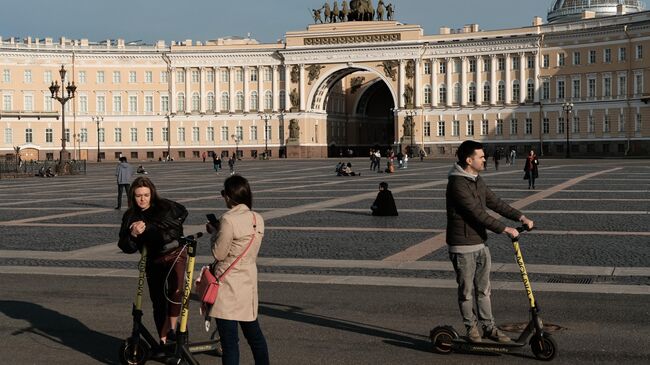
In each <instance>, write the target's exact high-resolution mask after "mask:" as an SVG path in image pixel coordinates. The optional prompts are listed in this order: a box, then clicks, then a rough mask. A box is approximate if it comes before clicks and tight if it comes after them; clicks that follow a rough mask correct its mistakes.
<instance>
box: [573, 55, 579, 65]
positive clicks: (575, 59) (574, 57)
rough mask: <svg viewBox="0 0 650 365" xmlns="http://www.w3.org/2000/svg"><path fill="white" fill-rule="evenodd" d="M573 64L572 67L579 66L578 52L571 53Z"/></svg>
mask: <svg viewBox="0 0 650 365" xmlns="http://www.w3.org/2000/svg"><path fill="white" fill-rule="evenodd" d="M573 64H574V65H579V64H580V52H573Z"/></svg>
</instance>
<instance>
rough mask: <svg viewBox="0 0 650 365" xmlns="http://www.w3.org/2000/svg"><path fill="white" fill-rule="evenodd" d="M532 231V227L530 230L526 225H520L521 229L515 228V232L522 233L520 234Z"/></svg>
mask: <svg viewBox="0 0 650 365" xmlns="http://www.w3.org/2000/svg"><path fill="white" fill-rule="evenodd" d="M533 229H535V228H534V227H533V228H530V227H528V225H526V224H524V225H522V226H521V227H517V232H519V233H522V232H530V231H532V230H533Z"/></svg>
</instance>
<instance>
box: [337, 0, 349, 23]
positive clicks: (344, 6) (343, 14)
mask: <svg viewBox="0 0 650 365" xmlns="http://www.w3.org/2000/svg"><path fill="white" fill-rule="evenodd" d="M348 14H350V8H348V2H347V0H343V3H341V11H340V12H339V21H340V22H345V21H348Z"/></svg>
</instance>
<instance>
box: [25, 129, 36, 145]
mask: <svg viewBox="0 0 650 365" xmlns="http://www.w3.org/2000/svg"><path fill="white" fill-rule="evenodd" d="M33 141H34V138H33V132H32V129H31V128H26V129H25V143H32V142H33Z"/></svg>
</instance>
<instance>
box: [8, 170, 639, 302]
mask: <svg viewBox="0 0 650 365" xmlns="http://www.w3.org/2000/svg"><path fill="white" fill-rule="evenodd" d="M336 162H337V161H335V160H314V161H304V160H298V161H296V160H271V161H246V160H243V161H240V162H238V164H237V171H238V172H239V173H241V174H242V175H243V176H245V177H247V178H248V179H249V180H250V182H251V186H252V188H253V191H254V208H255V209H256V210H257V211H259V212H260V213H261V214H262V215H263V216H264V217H265V220H266V226H267V232H266V236H265V238H264V242H263V245H262V249H261V251H260V260H259V264H260V272H261V273H262V274H261V275H260V278H261V280H267V281H289V282H310V280H325V279H327V280H331V281H332V282H335V283H344V282H348V283H356V282H359V283H371V285H382V283H384V284H385V283H387V281H382V280H381V279H382V278H384V279H386V280H388V279H390V280H392V281H390V283H396V284H397V285H402V284H403V285H411V286H421V285H426V286H434V287H435V286H440V285H442V286H449V285H452V286H453V285H454V284H455V283H454V281H453V273H452V271H451V266H450V265H449V263H448V257H447V252H446V248H445V246H444V240H441V237H444V229H445V225H446V220H445V219H446V218H445V196H444V194H445V191H444V190H445V186H446V176H447V172H448V170H449V168H450V166H451V161H441V160H436V161H431V160H427V161H424V162H420V161H411V163H410V164H409V167H408V169H400V170H398V171H397V172H396V173H395V174H384V173H381V174H378V173H375V172H371V171H370V170H369V169H368V165H369V163H368V161H366V159H354V160H352V163H353V165H354V168H355V170H356V171H358V172H361V176H356V177H337V176H336V175H335V174H334V172H333V171H334V164H335V163H336ZM522 164H523V161H521V160H519V161H518V162H517V164H516V165H515V166H506V165H505V163H502V164H501V166H500V167H501V168H500V169H499V170H498V171H495V170H494V169H493V168H492V166H491V165H490V166H489V168H488V170H487V171H485V172H484V173H483V176H484V178H485V179H486V180H487V182H488V184H489V185H490V186H491V187H492V188H493V190H494V191H495V192H496V193H497V194H498V195H499V196H500V197H502V198H503V199H504V200H506V201H507V202H508V203H509V204H513V205H514V206H516V207H517V208H519V209H520V210H522V211H523V212H525V214H526V215H527V216H528V217H530V218H532V219H533V220H534V221H535V223H536V225H537V227H538V230H536V231H533V232H531V233H528V234H525V235H524V237H523V238H522V239H521V244H522V249H523V253H524V258H525V260H526V263H527V265H528V266H529V271H530V273H531V279H532V281H533V283H539V284H540V285H538V288H540V289H539V290H550V291H587V292H589V291H590V290H591V291H594V292H605V293H608V292H612V293H629V294H650V286H649V284H650V267H649V266H650V265H649V263H650V232H649V231H650V215H649V210H650V167H649V166H648V161H647V160H568V161H567V160H544V159H542V160H541V165H540V179H539V180H538V181H537V184H536V189H535V190H529V189H527V182H526V181H524V180H522V176H523V171H522V167H523V165H522ZM144 166H145V168H146V169H147V171H148V172H149V175H148V176H149V177H150V178H151V179H152V180H153V181H154V183H155V184H156V185H157V187H158V189H159V191H160V193H161V195H162V196H164V197H166V198H170V199H174V200H177V201H179V202H181V203H183V204H184V205H186V206H187V208H188V210H189V212H190V214H189V217H188V219H187V221H186V228H185V230H186V233H193V232H195V231H198V230H201V229H202V228H203V227H202V225H203V223H204V222H205V214H207V213H211V212H214V213H215V214H217V215H219V214H222V213H223V212H224V211H225V207H224V204H223V201H222V200H221V197H220V195H219V193H218V192H219V190H220V189H221V186H222V182H223V180H224V179H225V178H226V177H227V175H228V174H227V172H223V171H222V172H220V173H219V174H216V173H215V172H214V171H213V170H212V166H211V164H209V163H200V162H187V163H179V162H174V163H148V164H144ZM114 168H115V164H112V163H101V164H90V165H89V166H88V172H87V174H86V175H82V176H61V177H55V178H49V179H46V178H36V177H34V178H23V179H10V180H0V272H4V273H21V272H35V271H36V272H41V273H45V274H58V273H63V272H64V271H65V273H74V274H78V275H99V276H101V275H107V276H110V275H122V276H134V275H135V262H136V260H137V257H136V256H137V255H124V254H122V253H120V252H119V250H118V249H117V247H116V241H117V231H118V229H119V222H120V219H121V216H122V214H123V212H124V210H122V211H119V210H114V209H113V207H114V206H115V203H116V184H115V178H114V176H113V174H114ZM381 181H386V182H388V184H389V185H390V189H391V190H392V191H393V194H394V196H395V199H396V202H397V208H398V210H399V213H400V215H399V217H373V216H371V215H370V214H369V206H370V205H371V203H372V201H373V199H374V197H375V195H376V192H377V186H378V183H379V182H381ZM123 205H125V204H123ZM513 224H514V223H513ZM489 246H490V248H491V250H492V254H493V261H494V268H495V270H494V271H495V273H494V277H493V279H494V280H495V282H497V283H501V284H502V285H501V288H503V289H510V288H512V289H513V290H515V289H520V288H519V287H520V285H521V284H520V281H519V277H518V274H517V273H518V268H517V267H516V266H515V265H514V260H513V256H512V247H511V244H510V242H509V240H508V239H507V238H506V237H505V236H503V235H501V236H497V235H494V234H492V235H491V236H490V239H489ZM198 253H199V255H200V257H199V262H208V261H210V257H209V256H208V255H209V247H208V242H207V239H201V241H200V247H199V249H198ZM315 277H316V278H318V277H320V278H321V279H313V278H315ZM423 278H424V279H427V278H435V279H440V280H439V281H430V282H429V283H427V284H423V281H422V280H421V279H423ZM395 280H396V281H395ZM372 283H375V284H372ZM517 283H519V285H518V286H517ZM496 288H499V285H496Z"/></svg>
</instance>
